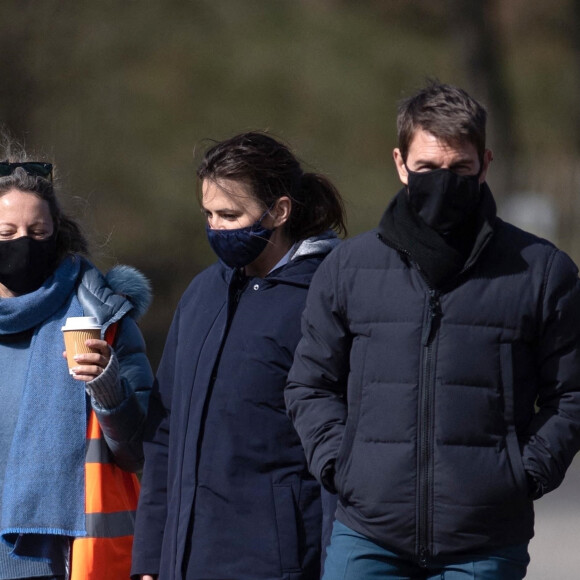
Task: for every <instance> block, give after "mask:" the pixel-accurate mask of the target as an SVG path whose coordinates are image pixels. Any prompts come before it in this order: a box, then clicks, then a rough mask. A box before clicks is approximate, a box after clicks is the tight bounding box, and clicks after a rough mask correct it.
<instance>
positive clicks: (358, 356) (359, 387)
mask: <svg viewBox="0 0 580 580" xmlns="http://www.w3.org/2000/svg"><path fill="white" fill-rule="evenodd" d="M368 339H369V337H368V336H364V335H359V336H358V337H357V338H356V339H355V340H354V341H353V343H352V349H351V354H350V366H351V374H350V376H349V377H348V385H347V407H348V412H347V418H346V425H345V426H344V432H343V435H342V440H341V442H340V446H339V448H338V453H337V455H336V463H335V465H334V470H335V472H334V487H335V489H336V491H337V492H338V495H339V496H343V493H342V492H343V491H344V490H343V484H344V480H345V477H346V475H347V473H348V469H349V465H350V456H351V453H352V447H353V444H354V438H355V434H356V430H357V426H358V421H359V415H360V408H361V402H362V398H363V396H364V393H363V380H364V369H365V364H366V355H367V346H368Z"/></svg>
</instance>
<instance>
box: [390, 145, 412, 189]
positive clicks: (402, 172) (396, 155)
mask: <svg viewBox="0 0 580 580" xmlns="http://www.w3.org/2000/svg"><path fill="white" fill-rule="evenodd" d="M393 159H394V160H395V167H396V168H397V173H398V174H399V179H400V180H401V183H402V184H403V185H407V184H408V181H409V174H408V173H407V168H406V167H405V160H404V159H403V155H402V153H401V150H400V149H399V148H398V147H397V148H396V149H393Z"/></svg>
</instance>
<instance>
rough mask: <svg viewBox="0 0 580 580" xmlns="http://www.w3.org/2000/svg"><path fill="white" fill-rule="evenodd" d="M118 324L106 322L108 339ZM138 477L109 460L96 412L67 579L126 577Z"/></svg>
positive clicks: (115, 579)
mask: <svg viewBox="0 0 580 580" xmlns="http://www.w3.org/2000/svg"><path fill="white" fill-rule="evenodd" d="M116 329H117V325H116V324H115V325H113V328H112V329H111V328H109V329H108V330H110V332H107V336H106V339H107V342H109V344H112V342H113V340H114V335H115V333H116ZM138 497H139V480H138V479H137V476H136V475H135V474H134V473H128V472H126V471H123V470H122V469H121V468H119V467H117V466H116V465H115V464H114V463H113V459H112V454H111V452H110V450H109V448H108V447H107V443H106V441H105V439H104V438H103V434H102V432H101V427H100V425H99V422H98V420H97V416H96V415H95V412H94V411H93V410H91V413H90V416H89V421H88V426H87V452H86V457H85V522H86V530H87V535H86V536H84V537H81V538H75V539H74V541H73V543H72V550H71V563H70V570H71V572H70V580H127V579H128V578H129V576H130V571H131V550H132V546H133V529H134V524H135V510H136V509H137V499H138Z"/></svg>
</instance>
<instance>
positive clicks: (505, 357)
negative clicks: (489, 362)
mask: <svg viewBox="0 0 580 580" xmlns="http://www.w3.org/2000/svg"><path fill="white" fill-rule="evenodd" d="M500 362H501V381H502V386H503V401H504V420H505V425H506V448H507V454H508V459H509V462H510V467H511V470H512V475H513V477H514V480H515V483H516V485H517V487H518V489H520V490H521V491H522V493H524V494H525V495H526V496H527V494H528V483H527V479H526V472H525V470H524V463H523V461H522V452H521V450H520V444H519V441H518V436H517V433H516V427H515V410H514V401H515V397H514V373H513V357H512V345H511V344H508V343H502V344H500Z"/></svg>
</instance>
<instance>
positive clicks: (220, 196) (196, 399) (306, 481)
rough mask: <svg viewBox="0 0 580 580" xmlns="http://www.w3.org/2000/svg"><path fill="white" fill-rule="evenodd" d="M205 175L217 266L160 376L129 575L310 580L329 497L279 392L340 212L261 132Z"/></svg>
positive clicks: (202, 281) (171, 343) (237, 140)
mask: <svg viewBox="0 0 580 580" xmlns="http://www.w3.org/2000/svg"><path fill="white" fill-rule="evenodd" d="M197 175H198V178H199V185H200V204H201V208H202V212H203V214H204V216H205V218H206V227H207V233H208V238H209V243H210V245H211V247H212V248H213V250H214V251H215V253H216V254H217V256H218V258H219V262H218V263H216V264H215V265H213V266H211V267H210V268H208V269H207V270H205V271H204V272H202V273H201V274H200V275H199V276H197V277H196V278H195V279H194V280H193V282H192V283H191V285H190V287H189V289H188V290H187V291H186V293H185V294H184V296H183V297H182V300H181V302H180V304H179V307H178V309H177V313H176V315H175V318H174V321H173V324H172V327H171V330H170V333H169V337H168V339H167V343H166V348H165V352H164V355H163V359H162V362H161V365H160V368H159V371H158V375H157V381H156V386H157V388H156V389H154V395H152V401H151V407H150V414H149V418H148V421H149V429H148V431H149V434H150V435H149V437H150V439H149V437H148V440H147V442H146V444H145V458H146V459H145V469H144V474H143V480H142V485H143V487H142V495H141V501H140V505H139V509H138V512H137V523H136V536H135V544H134V550H133V567H132V573H133V574H134V575H135V576H136V577H139V576H140V577H141V578H146V579H149V578H152V577H153V578H156V577H159V578H160V579H174V578H175V579H177V578H185V579H187V580H194V579H202V578H220V579H226V578H229V579H236V580H244V579H248V580H255V579H256V578H269V579H272V580H273V579H275V578H280V579H283V578H284V579H286V578H288V579H290V578H291V579H293V580H314V579H317V578H318V577H319V573H320V552H321V547H320V546H321V533H322V532H321V529H322V506H321V503H322V502H321V497H320V488H319V486H318V484H317V483H316V482H315V480H314V479H313V478H312V476H311V475H310V474H309V473H308V469H307V467H306V460H305V457H304V452H303V450H302V447H301V445H300V442H299V440H298V437H297V435H296V433H295V431H294V429H293V428H292V425H291V423H290V421H289V419H288V417H287V416H286V410H285V406H284V398H283V389H284V386H285V383H286V377H287V373H288V370H289V368H290V366H291V364H292V360H293V354H294V349H295V347H296V345H297V343H298V340H299V338H300V315H301V312H302V309H303V307H304V302H305V299H306V293H307V290H308V286H309V283H310V279H311V277H312V275H313V273H314V271H315V270H316V268H317V267H318V265H319V264H320V262H321V261H322V260H323V258H324V257H325V256H326V254H327V253H328V252H329V251H330V250H331V249H332V248H333V247H334V246H335V245H336V244H337V243H338V241H339V240H338V239H337V237H336V234H335V233H334V232H333V231H332V230H333V229H335V230H337V231H339V232H341V231H342V232H344V231H345V226H344V215H343V206H342V201H341V198H340V196H339V194H338V192H337V191H336V189H335V188H334V187H333V186H332V184H331V183H330V182H329V181H328V180H326V179H325V178H324V177H322V176H320V175H317V174H313V173H304V172H303V170H302V168H301V166H300V164H299V162H298V161H297V160H296V158H295V157H294V155H293V154H292V153H291V152H290V151H289V150H288V148H287V147H286V146H284V145H283V144H281V143H279V142H278V141H277V140H275V139H273V138H272V137H270V136H268V135H266V134H263V133H256V132H255V133H247V134H243V135H238V136H236V137H233V138H232V139H229V140H227V141H224V142H222V143H218V144H217V145H215V146H214V147H213V148H212V149H210V150H209V151H208V152H207V153H206V155H205V157H204V159H203V161H202V163H201V166H200V167H199V169H198V172H197ZM165 482H167V483H168V486H166V485H165ZM322 501H327V502H328V503H329V505H331V504H332V503H333V501H334V500H333V498H332V497H325V498H324V500H322ZM327 513H328V515H329V517H330V516H332V515H333V514H332V511H330V510H328V512H327ZM161 538H163V542H161ZM323 543H324V541H323Z"/></svg>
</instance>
